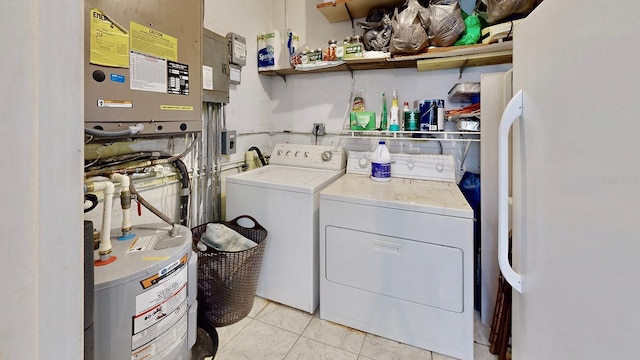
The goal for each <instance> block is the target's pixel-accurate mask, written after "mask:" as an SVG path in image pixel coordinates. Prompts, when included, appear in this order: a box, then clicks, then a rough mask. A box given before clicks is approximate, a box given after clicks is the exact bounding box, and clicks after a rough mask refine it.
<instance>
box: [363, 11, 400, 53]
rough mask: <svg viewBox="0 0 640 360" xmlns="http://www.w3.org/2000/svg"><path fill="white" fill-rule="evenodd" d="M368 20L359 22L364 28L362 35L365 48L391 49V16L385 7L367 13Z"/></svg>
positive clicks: (385, 50) (368, 49)
mask: <svg viewBox="0 0 640 360" xmlns="http://www.w3.org/2000/svg"><path fill="white" fill-rule="evenodd" d="M366 20H367V21H366V22H359V23H358V25H359V26H360V27H361V28H363V29H364V30H365V31H364V35H363V36H362V38H363V42H364V48H365V49H366V50H367V51H384V52H388V51H389V42H391V33H392V30H393V27H392V26H391V17H390V16H389V14H388V13H387V12H386V11H385V10H384V9H374V10H372V11H371V12H369V15H367V19H366Z"/></svg>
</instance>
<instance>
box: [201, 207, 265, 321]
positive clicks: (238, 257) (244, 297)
mask: <svg viewBox="0 0 640 360" xmlns="http://www.w3.org/2000/svg"><path fill="white" fill-rule="evenodd" d="M243 218H246V219H249V220H251V221H252V222H253V224H254V226H253V227H251V228H247V227H243V226H241V225H240V224H239V223H238V221H239V220H241V219H243ZM214 223H217V224H223V225H225V226H227V227H228V228H230V229H232V230H235V231H236V232H238V233H239V234H240V235H243V236H244V237H246V238H247V239H250V240H252V241H254V242H255V243H257V244H258V245H257V246H254V247H252V248H250V249H247V250H242V251H233V252H231V251H219V250H216V249H214V248H211V247H207V250H204V251H202V250H199V249H198V247H197V244H198V242H199V241H200V237H201V236H202V235H203V234H204V233H205V231H206V230H207V224H203V225H198V226H196V227H195V228H193V229H191V231H192V233H193V246H192V247H193V251H195V252H196V253H197V254H198V321H199V322H204V323H205V324H207V325H209V326H212V327H221V326H226V325H231V324H234V323H236V322H238V321H240V320H242V319H243V318H244V317H245V316H247V315H248V314H249V312H250V311H251V308H252V307H253V300H254V298H255V295H256V287H257V286H258V276H259V275H260V267H261V266H262V256H263V254H264V247H265V246H266V243H267V242H266V238H267V230H266V229H265V228H263V227H262V226H261V225H260V224H258V222H257V221H256V220H255V219H254V218H252V217H251V216H248V215H241V216H238V217H237V218H235V219H233V220H231V221H227V222H225V221H216V222H214Z"/></svg>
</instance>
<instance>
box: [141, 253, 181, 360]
mask: <svg viewBox="0 0 640 360" xmlns="http://www.w3.org/2000/svg"><path fill="white" fill-rule="evenodd" d="M178 262H179V261H178ZM169 267H171V268H173V269H179V270H178V271H176V272H175V273H174V274H173V275H172V276H171V277H169V278H167V279H165V280H163V281H162V282H160V283H158V284H157V285H156V286H154V287H153V288H151V289H150V290H148V291H145V292H143V293H142V294H140V295H138V296H136V314H135V316H134V317H133V333H132V338H131V349H132V354H131V358H132V359H145V360H152V359H161V358H163V356H164V355H166V354H167V353H168V352H170V351H171V349H173V348H175V346H178V344H179V342H180V341H182V339H183V338H184V337H185V336H186V333H187V312H188V304H187V268H186V266H181V267H178V268H176V267H175V265H174V264H171V265H170V266H169ZM163 270H167V268H165V269H163Z"/></svg>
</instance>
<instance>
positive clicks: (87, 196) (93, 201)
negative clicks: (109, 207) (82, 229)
mask: <svg viewBox="0 0 640 360" xmlns="http://www.w3.org/2000/svg"><path fill="white" fill-rule="evenodd" d="M87 200H89V201H91V206H89V207H88V208H86V209H84V212H86V213H88V212H89V211H91V210H93V209H95V208H96V206H98V196H96V195H95V194H84V201H87Z"/></svg>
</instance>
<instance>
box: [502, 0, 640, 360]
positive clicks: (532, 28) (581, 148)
mask: <svg viewBox="0 0 640 360" xmlns="http://www.w3.org/2000/svg"><path fill="white" fill-rule="evenodd" d="M639 17H640V2H638V1H637V0H620V1H605V0H593V1H588V2H585V1H577V0H545V1H544V2H543V3H542V4H541V5H540V6H539V7H538V8H537V9H536V10H535V11H534V12H533V13H531V14H530V15H529V16H528V17H527V19H526V20H525V21H524V22H523V23H522V24H521V25H520V26H518V28H517V29H516V30H515V32H514V57H513V90H514V93H516V95H515V96H514V98H513V99H512V100H511V101H510V102H509V105H508V106H507V108H506V110H505V112H504V114H503V116H502V119H501V122H500V127H499V145H498V147H499V155H498V158H499V164H500V165H499V187H498V188H499V190H498V193H499V198H498V201H499V206H498V210H499V222H498V223H499V225H498V228H499V236H498V238H499V244H498V256H499V263H500V269H501V271H502V273H503V275H504V276H505V277H506V279H507V280H508V281H509V282H510V283H511V284H512V286H513V288H514V290H513V294H512V295H513V313H512V316H513V317H512V326H513V329H512V336H513V337H512V351H513V359H514V360H554V359H562V360H566V359H580V360H588V359H594V360H595V359H598V360H601V359H640V118H639V116H638V111H637V109H638V106H639V105H638V104H639V103H640V102H639V101H638V98H640V96H639V95H638V91H639V90H640V20H639V19H638V18H639ZM510 128H512V131H513V144H512V145H511V146H512V148H511V149H512V151H513V156H512V158H509V156H508V150H509V148H510V146H509V144H508V141H507V139H508V133H509V129H510ZM509 169H511V170H512V172H513V176H512V178H510V177H509V176H508V173H509ZM511 181H512V183H511V185H512V195H513V210H512V211H513V213H512V221H513V224H512V237H513V239H512V242H513V250H512V259H511V260H509V259H508V258H507V255H508V252H507V248H508V247H507V240H508V225H507V223H508V220H507V219H508V205H507V196H508V189H509V186H510V182H511Z"/></svg>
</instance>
